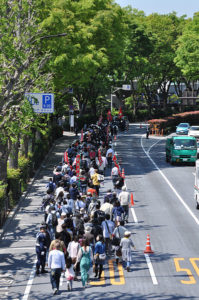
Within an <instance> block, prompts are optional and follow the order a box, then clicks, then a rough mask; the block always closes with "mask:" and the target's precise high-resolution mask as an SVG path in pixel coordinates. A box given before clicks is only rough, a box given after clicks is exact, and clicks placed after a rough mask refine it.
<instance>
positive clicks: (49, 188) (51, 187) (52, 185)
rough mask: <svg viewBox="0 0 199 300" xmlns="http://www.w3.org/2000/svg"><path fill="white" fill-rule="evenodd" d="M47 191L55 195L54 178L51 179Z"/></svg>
mask: <svg viewBox="0 0 199 300" xmlns="http://www.w3.org/2000/svg"><path fill="white" fill-rule="evenodd" d="M46 189H47V191H49V193H50V194H53V193H54V191H55V189H56V184H55V183H54V182H53V179H52V178H49V182H48V183H47V185H46Z"/></svg>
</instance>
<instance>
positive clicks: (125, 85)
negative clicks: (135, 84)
mask: <svg viewBox="0 0 199 300" xmlns="http://www.w3.org/2000/svg"><path fill="white" fill-rule="evenodd" d="M122 89H123V90H125V91H131V85H129V84H123V85H122Z"/></svg>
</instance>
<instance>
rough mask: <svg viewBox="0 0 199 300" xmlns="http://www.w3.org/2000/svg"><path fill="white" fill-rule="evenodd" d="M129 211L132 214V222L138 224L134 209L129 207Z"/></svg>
mask: <svg viewBox="0 0 199 300" xmlns="http://www.w3.org/2000/svg"><path fill="white" fill-rule="evenodd" d="M131 213H132V215H133V219H134V222H135V223H136V224H138V219H137V217H136V214H135V210H134V208H133V207H131Z"/></svg>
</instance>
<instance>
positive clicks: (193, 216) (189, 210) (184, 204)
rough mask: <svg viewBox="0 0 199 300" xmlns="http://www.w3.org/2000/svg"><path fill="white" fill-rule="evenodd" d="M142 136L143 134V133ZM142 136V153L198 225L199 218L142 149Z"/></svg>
mask: <svg viewBox="0 0 199 300" xmlns="http://www.w3.org/2000/svg"><path fill="white" fill-rule="evenodd" d="M143 136H144V135H143ZM143 136H142V137H141V146H142V149H143V151H144V153H145V154H146V156H147V157H148V158H149V159H150V161H151V162H152V164H153V165H154V166H155V168H156V169H157V170H158V171H159V172H160V174H161V175H162V177H163V178H164V180H165V181H166V183H167V184H168V185H169V186H170V188H171V189H172V191H173V192H174V194H175V195H176V196H177V198H178V200H179V201H180V202H181V203H182V205H183V206H184V207H185V208H186V210H187V211H188V213H189V214H190V215H191V217H192V218H193V219H194V220H195V222H196V224H197V225H199V220H198V218H197V217H196V216H195V214H194V213H193V212H192V210H191V209H190V208H189V206H188V205H187V204H186V203H185V201H184V200H183V199H182V197H181V196H180V195H179V194H178V192H177V191H176V189H175V188H174V187H173V185H172V184H171V182H170V181H169V180H168V178H167V177H166V176H165V175H164V173H163V172H162V171H161V170H160V169H159V167H158V166H157V164H156V163H155V162H154V160H153V159H152V158H151V156H150V155H149V153H147V151H146V150H145V149H144V146H143V143H142V139H143Z"/></svg>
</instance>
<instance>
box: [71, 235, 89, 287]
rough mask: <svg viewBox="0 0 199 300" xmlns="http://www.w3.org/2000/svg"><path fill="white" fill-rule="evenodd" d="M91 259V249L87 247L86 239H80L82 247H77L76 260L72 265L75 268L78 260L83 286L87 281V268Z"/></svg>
mask: <svg viewBox="0 0 199 300" xmlns="http://www.w3.org/2000/svg"><path fill="white" fill-rule="evenodd" d="M92 261H93V251H92V249H91V247H89V243H88V241H87V240H85V239H84V240H82V247H81V248H80V249H79V252H78V256H77V261H76V263H75V265H74V267H75V268H76V266H77V264H78V262H80V271H81V280H82V286H83V288H85V287H86V283H88V281H89V275H88V272H89V269H90V267H91V262H92Z"/></svg>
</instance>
